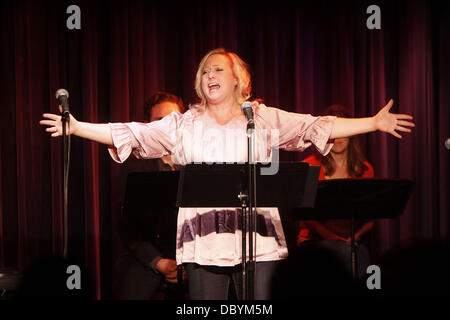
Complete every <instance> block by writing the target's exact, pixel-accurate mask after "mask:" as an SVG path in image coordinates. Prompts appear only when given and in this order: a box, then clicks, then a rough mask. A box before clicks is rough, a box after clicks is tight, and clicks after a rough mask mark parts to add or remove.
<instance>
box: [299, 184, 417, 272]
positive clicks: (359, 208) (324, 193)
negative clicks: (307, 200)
mask: <svg viewBox="0 0 450 320" xmlns="http://www.w3.org/2000/svg"><path fill="white" fill-rule="evenodd" d="M413 186H414V182H413V181H410V180H400V179H397V180H389V179H336V180H327V181H320V182H319V185H318V188H317V195H316V202H315V205H314V208H299V209H295V210H294V215H295V218H296V219H297V220H319V221H320V220H328V219H346V220H347V219H348V220H350V224H351V256H350V259H351V267H352V275H353V278H355V277H356V252H355V230H354V225H355V219H369V220H375V219H393V218H397V217H398V216H400V215H401V214H402V213H403V211H404V210H405V207H406V205H407V203H408V199H409V198H410V196H411V193H412V190H413Z"/></svg>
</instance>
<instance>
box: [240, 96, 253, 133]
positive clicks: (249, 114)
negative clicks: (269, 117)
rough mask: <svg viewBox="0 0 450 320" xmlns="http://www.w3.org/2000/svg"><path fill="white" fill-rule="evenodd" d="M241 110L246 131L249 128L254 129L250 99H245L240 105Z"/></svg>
mask: <svg viewBox="0 0 450 320" xmlns="http://www.w3.org/2000/svg"><path fill="white" fill-rule="evenodd" d="M241 110H242V112H243V113H244V115H245V118H246V119H247V131H248V130H250V129H255V119H254V114H253V103H251V102H250V101H245V102H244V103H243V104H242V105H241Z"/></svg>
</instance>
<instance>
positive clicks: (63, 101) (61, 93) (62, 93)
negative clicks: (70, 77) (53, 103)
mask: <svg viewBox="0 0 450 320" xmlns="http://www.w3.org/2000/svg"><path fill="white" fill-rule="evenodd" d="M56 99H58V102H59V104H60V105H61V106H62V114H61V115H62V116H63V117H67V116H68V115H69V102H68V101H67V99H69V92H68V91H67V90H66V89H58V90H56Z"/></svg>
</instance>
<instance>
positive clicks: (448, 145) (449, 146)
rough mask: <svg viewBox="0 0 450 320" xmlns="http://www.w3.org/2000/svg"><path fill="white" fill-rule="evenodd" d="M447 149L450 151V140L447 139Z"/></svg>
mask: <svg viewBox="0 0 450 320" xmlns="http://www.w3.org/2000/svg"><path fill="white" fill-rule="evenodd" d="M445 147H446V148H447V150H450V138H447V140H445Z"/></svg>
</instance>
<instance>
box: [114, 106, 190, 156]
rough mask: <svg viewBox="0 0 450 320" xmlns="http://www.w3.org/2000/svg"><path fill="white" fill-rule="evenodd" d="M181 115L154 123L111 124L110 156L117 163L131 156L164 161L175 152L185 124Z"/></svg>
mask: <svg viewBox="0 0 450 320" xmlns="http://www.w3.org/2000/svg"><path fill="white" fill-rule="evenodd" d="M182 117H183V116H182V115H181V114H180V113H179V112H172V113H171V114H169V115H168V116H166V117H164V118H163V119H161V120H158V121H154V122H150V123H139V122H129V123H110V124H109V126H110V128H111V135H112V140H113V145H112V146H110V147H108V151H109V154H110V155H111V157H112V159H113V160H114V161H116V162H119V163H122V162H124V161H125V160H126V159H127V158H128V157H129V156H130V154H131V153H133V155H134V156H135V157H136V158H138V159H154V158H160V157H162V156H165V155H167V154H170V153H172V152H173V149H174V147H175V145H176V140H177V132H178V129H179V128H180V125H181V122H182Z"/></svg>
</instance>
